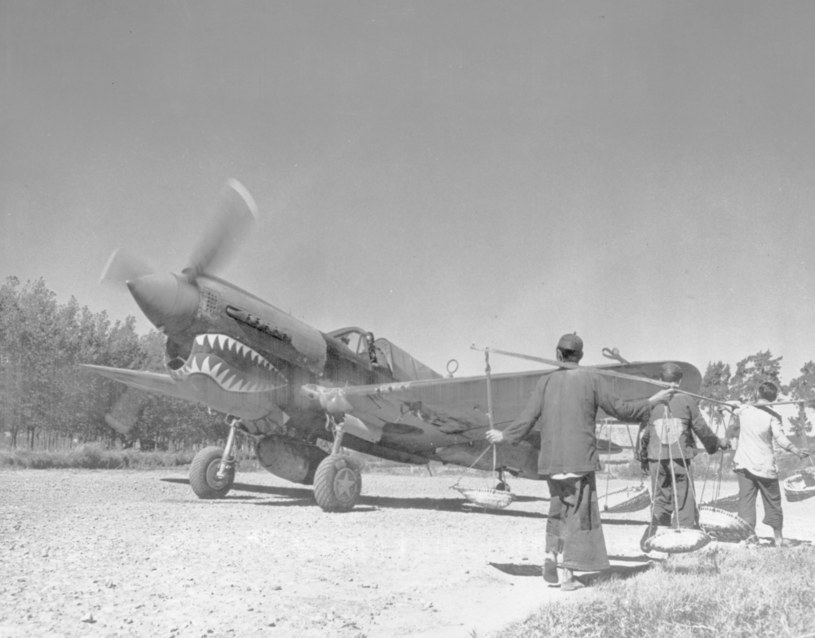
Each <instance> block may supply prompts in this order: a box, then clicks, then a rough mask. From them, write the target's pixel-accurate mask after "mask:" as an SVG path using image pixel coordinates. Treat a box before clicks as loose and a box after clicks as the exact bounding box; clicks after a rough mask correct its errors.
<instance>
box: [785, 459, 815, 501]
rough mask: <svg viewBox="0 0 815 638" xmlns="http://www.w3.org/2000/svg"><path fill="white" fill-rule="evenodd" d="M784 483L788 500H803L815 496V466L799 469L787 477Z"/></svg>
mask: <svg viewBox="0 0 815 638" xmlns="http://www.w3.org/2000/svg"><path fill="white" fill-rule="evenodd" d="M783 485H784V494H786V495H787V500H788V501H803V500H804V499H807V498H809V497H810V496H815V468H812V467H808V468H806V469H803V470H799V471H798V472H796V473H795V474H792V475H790V476H788V477H787V478H785V479H784V481H783Z"/></svg>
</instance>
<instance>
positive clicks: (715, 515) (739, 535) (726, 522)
mask: <svg viewBox="0 0 815 638" xmlns="http://www.w3.org/2000/svg"><path fill="white" fill-rule="evenodd" d="M719 414H720V415H722V418H721V419H715V422H714V434H715V435H716V436H717V437H718V436H719V425H720V424H721V425H722V426H723V427H724V432H723V434H724V435H725V436H726V435H727V431H728V430H729V429H730V426H731V425H732V424H733V419H734V418H735V415H734V414H733V412H732V411H731V412H728V416H727V423H725V422H724V416H723V412H722V411H721V410H720V411H719ZM714 456H715V457H716V460H717V461H718V468H717V470H716V478H715V480H714V482H713V498H712V499H711V500H710V501H707V502H705V501H704V494H705V490H706V488H707V477H708V474H710V466H711V465H712V463H713V462H714ZM723 470H724V450H720V451H719V452H718V453H717V454H709V455H708V457H707V468H706V472H705V478H704V481H703V482H702V492H701V494H700V496H699V502H700V503H701V504H700V505H699V527H701V528H702V529H703V530H704V531H705V533H706V534H707V535H708V536H710V537H711V538H712V539H713V540H715V541H720V542H726V543H739V542H741V541H745V540H747V539H749V538H751V537H752V536H754V535H755V530H754V529H753V528H752V527H751V526H750V524H749V523H748V522H747V521H745V520H744V519H743V518H741V517H740V516H738V515H737V514H734V513H733V512H728V511H727V510H725V509H722V508H719V507H716V506H715V505H713V504H714V503H718V502H719V498H720V496H721V487H722V472H723Z"/></svg>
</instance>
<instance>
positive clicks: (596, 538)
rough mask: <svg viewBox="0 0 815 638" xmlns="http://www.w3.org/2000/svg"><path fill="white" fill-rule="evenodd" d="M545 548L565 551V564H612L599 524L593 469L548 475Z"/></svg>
mask: <svg viewBox="0 0 815 638" xmlns="http://www.w3.org/2000/svg"><path fill="white" fill-rule="evenodd" d="M547 482H548V484H549V517H548V519H547V521H546V551H547V552H549V553H552V552H554V553H558V554H560V553H562V554H563V560H562V565H563V567H565V568H567V569H572V570H576V571H586V572H593V571H600V570H603V569H608V568H609V567H610V565H609V562H608V554H607V553H606V539H605V537H604V536H603V528H602V526H601V524H600V507H599V505H598V504H597V484H596V482H595V476H594V472H589V473H588V474H586V475H585V476H582V477H580V478H576V479H563V480H557V479H552V478H550V479H548V480H547Z"/></svg>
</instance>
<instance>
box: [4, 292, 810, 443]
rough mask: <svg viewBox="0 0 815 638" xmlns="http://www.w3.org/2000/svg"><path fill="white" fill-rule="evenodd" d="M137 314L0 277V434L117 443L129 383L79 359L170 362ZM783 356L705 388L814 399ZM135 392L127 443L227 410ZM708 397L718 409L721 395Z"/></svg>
mask: <svg viewBox="0 0 815 638" xmlns="http://www.w3.org/2000/svg"><path fill="white" fill-rule="evenodd" d="M135 322H136V320H135V317H132V316H129V317H128V318H127V319H125V320H124V321H119V320H116V321H112V320H111V319H110V317H108V315H107V313H106V312H104V311H103V312H97V313H94V312H91V311H90V310H89V309H88V308H87V307H84V306H82V307H80V305H79V302H78V301H77V300H76V299H75V298H74V297H71V298H70V300H69V301H68V302H67V303H64V304H60V303H58V302H57V299H56V293H54V292H53V291H52V290H49V289H48V287H47V286H46V284H45V281H44V280H43V279H42V278H40V279H38V280H36V281H33V282H32V281H27V282H26V283H24V284H23V283H21V282H20V280H19V279H18V278H17V277H13V276H12V277H8V278H6V280H5V282H4V283H3V284H2V286H0V436H2V437H4V438H5V439H8V441H7V443H8V445H9V447H12V448H16V447H23V446H25V447H28V448H29V449H34V448H35V447H38V448H41V449H51V448H52V447H57V446H63V447H64V446H65V445H66V444H70V445H72V444H76V443H82V442H87V441H107V442H108V443H110V444H112V443H113V442H114V441H115V440H116V439H117V437H119V435H118V434H117V433H116V431H114V430H113V429H112V428H111V427H110V426H109V425H108V424H107V422H106V421H105V415H107V414H108V413H110V412H111V411H112V410H114V409H115V407H116V406H117V404H120V402H121V401H123V395H124V393H125V392H126V388H125V387H124V386H123V385H121V384H119V383H116V382H114V381H112V380H109V379H105V378H103V377H101V376H99V375H97V374H94V373H92V372H90V371H88V370H84V369H83V368H81V367H79V365H80V364H82V363H90V364H97V365H105V366H114V367H118V368H130V369H134V370H153V371H157V372H161V371H164V337H163V336H162V335H161V334H160V333H158V332H157V331H155V330H151V331H150V332H149V333H147V334H143V335H139V334H138V333H137V332H136V330H135ZM781 359H782V357H774V356H773V355H772V353H771V352H770V351H769V350H767V351H762V352H758V353H756V354H753V355H750V356H748V357H745V358H744V359H742V360H741V361H739V362H738V363H737V364H736V367H735V371H732V370H731V367H730V364H726V363H724V362H722V361H716V362H710V363H709V364H708V366H707V369H706V371H705V374H704V377H703V380H702V387H701V390H700V393H701V394H703V395H704V396H708V397H711V398H712V399H716V400H719V401H726V400H739V399H742V400H749V399H751V398H752V397H753V396H754V395H755V391H756V389H757V388H758V385H759V384H760V383H761V382H762V381H772V382H773V383H775V384H776V385H777V386H778V387H779V388H780V389H781V392H782V393H783V394H784V395H786V396H787V397H789V398H790V399H791V400H795V401H803V402H805V403H806V405H807V406H808V407H815V363H814V362H812V361H809V362H807V363H806V364H805V365H804V366H803V367H802V368H801V370H800V375H799V376H798V377H795V378H794V379H792V380H791V381H789V383H784V382H783V380H782V379H781ZM129 392H131V393H133V392H135V393H136V394H137V395H138V397H137V399H136V400H135V404H134V405H131V408H133V409H134V410H136V411H137V412H138V414H139V415H140V418H138V420H137V422H136V424H135V426H134V427H133V429H132V430H131V432H130V433H129V435H128V436H127V437H126V438H125V440H124V441H123V442H124V444H125V445H127V444H130V443H132V442H133V441H134V440H138V441H140V442H141V444H142V447H145V446H149V445H155V444H158V445H159V446H160V447H162V448H167V447H172V448H173V449H186V448H187V447H189V446H193V445H199V444H202V443H204V442H208V441H213V440H217V439H218V438H220V437H222V436H223V434H224V432H225V429H224V426H223V421H222V416H221V415H217V414H210V413H209V412H208V410H207V409H206V408H205V407H203V406H197V405H192V404H190V403H188V402H186V401H181V400H178V399H173V398H170V397H162V396H158V395H153V394H150V393H146V392H141V391H133V390H131V391H129ZM127 398H130V399H131V401H133V399H132V397H125V399H127ZM702 405H703V407H704V408H706V409H707V411H708V414H709V415H711V417H712V418H714V419H715V418H718V413H717V411H716V405H717V404H715V403H711V402H704V401H703V402H702ZM790 421H791V423H792V425H793V428H794V434H798V435H801V434H802V433H803V432H805V431H806V432H808V431H809V430H810V429H811V425H810V424H809V423H808V422H807V421H806V416H805V413H804V412H800V413H799V414H798V416H796V417H793V418H792V419H790ZM0 441H2V439H0Z"/></svg>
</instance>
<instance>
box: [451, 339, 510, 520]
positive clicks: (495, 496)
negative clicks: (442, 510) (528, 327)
mask: <svg viewBox="0 0 815 638" xmlns="http://www.w3.org/2000/svg"><path fill="white" fill-rule="evenodd" d="M484 362H485V368H484V372H485V374H486V377H487V421H488V422H489V426H490V429H493V428H494V427H495V423H494V417H493V408H492V376H491V372H492V370H491V368H490V352H489V348H488V349H486V350H485V351H484ZM490 450H492V471H493V474H495V473H497V474H498V476H499V481H500V482H499V484H498V486H499V487H501V488H503V489H496V488H486V487H480V488H466V487H460V486H459V482H460V481H461V479H462V478H464V475H465V474H466V473H467V472H469V471H470V470H472V469H473V468H474V467H475V465H476V464H477V463H478V462H479V461H480V460H481V459H482V458H484V455H485V454H486V453H487V452H489V451H490ZM450 489H454V490H456V491H458V492H459V493H460V494H461V495H462V496H463V497H464V498H466V499H467V500H468V501H469V502H471V503H473V504H475V505H478V506H479V507H483V508H484V509H503V508H505V507H507V506H508V505H509V504H510V503H512V501H513V500H514V499H515V497H514V496H513V494H512V492H511V491H510V489H509V485H507V483H506V481H505V480H504V475H503V471H502V470H500V469H499V468H498V447H497V446H496V445H495V444H494V443H492V444H490V446H489V447H486V448H484V451H483V452H481V454H479V455H478V457H477V458H476V459H475V461H473V462H472V464H471V465H470V466H469V467H468V468H466V469H465V470H464V472H462V473H461V475H460V476H459V477H458V480H456V482H455V483H454V484H453V485H451V486H450Z"/></svg>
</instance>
